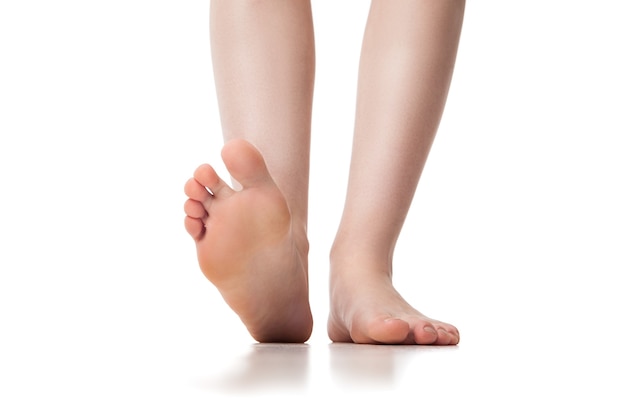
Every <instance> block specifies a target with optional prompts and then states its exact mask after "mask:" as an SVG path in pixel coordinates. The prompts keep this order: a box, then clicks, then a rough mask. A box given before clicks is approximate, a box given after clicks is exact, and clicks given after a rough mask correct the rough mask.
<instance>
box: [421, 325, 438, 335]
mask: <svg viewBox="0 0 626 415" xmlns="http://www.w3.org/2000/svg"><path fill="white" fill-rule="evenodd" d="M424 331H427V332H429V333H431V334H437V331H436V330H435V329H434V328H433V327H430V326H426V327H424Z"/></svg>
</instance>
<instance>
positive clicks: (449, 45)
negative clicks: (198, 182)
mask: <svg viewBox="0 0 626 415" xmlns="http://www.w3.org/2000/svg"><path fill="white" fill-rule="evenodd" d="M463 11H464V1H463V0H438V1H430V0H373V1H372V5H371V9H370V14H369V17H368V23H367V27H366V30H365V35H364V39H363V49H362V52H361V64H360V69H359V86H358V97H357V112H356V125H355V136H354V144H353V153H352V162H351V166H350V176H349V183H348V193H347V198H346V204H345V207H344V214H343V217H342V220H341V223H340V226H339V230H338V233H337V236H336V239H335V242H334V244H333V248H332V251H331V282H330V284H331V285H330V294H331V312H330V316H329V321H328V330H329V336H330V338H331V339H332V340H334V341H353V342H357V343H418V344H433V343H434V344H456V343H457V342H458V341H459V334H458V331H457V330H456V328H454V327H453V326H452V325H449V324H445V323H442V322H439V321H436V320H433V319H430V318H428V317H426V316H424V315H423V314H421V313H420V312H418V311H417V310H415V309H414V308H413V307H411V306H410V305H409V304H408V303H407V302H406V301H405V300H404V299H402V297H401V296H400V294H399V293H398V292H397V291H396V290H395V289H394V288H393V286H392V282H391V274H392V257H393V251H394V247H395V243H396V240H397V238H398V236H399V233H400V230H401V228H402V225H403V223H404V219H405V217H406V214H407V212H408V209H409V206H410V204H411V201H412V199H413V194H414V192H415V188H416V186H417V183H418V181H419V177H420V175H421V172H422V169H423V166H424V163H425V162H426V158H427V155H428V152H429V150H430V147H431V144H432V141H433V139H434V136H435V133H436V130H437V128H438V125H439V121H440V119H441V115H442V112H443V108H444V105H445V101H446V97H447V93H448V88H449V85H450V81H451V77H452V72H453V67H454V62H455V58H456V51H457V46H458V40H459V36H460V31H461V25H462V20H463Z"/></svg>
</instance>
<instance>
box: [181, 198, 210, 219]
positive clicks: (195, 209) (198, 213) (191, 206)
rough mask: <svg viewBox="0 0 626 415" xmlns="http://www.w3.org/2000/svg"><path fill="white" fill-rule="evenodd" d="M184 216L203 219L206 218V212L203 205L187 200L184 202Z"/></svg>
mask: <svg viewBox="0 0 626 415" xmlns="http://www.w3.org/2000/svg"><path fill="white" fill-rule="evenodd" d="M185 214H186V215H187V216H189V217H191V218H194V219H204V218H206V217H207V211H206V209H205V207H204V205H203V204H202V203H200V202H198V201H197V200H193V199H187V201H186V202H185Z"/></svg>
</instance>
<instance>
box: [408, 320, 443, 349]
mask: <svg viewBox="0 0 626 415" xmlns="http://www.w3.org/2000/svg"><path fill="white" fill-rule="evenodd" d="M413 336H414V337H415V343H416V344H434V343H436V342H437V339H438V334H437V329H436V328H435V327H434V326H433V325H432V324H430V323H429V322H427V321H425V322H423V324H418V325H416V326H415V328H414V330H413Z"/></svg>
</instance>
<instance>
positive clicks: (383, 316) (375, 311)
mask: <svg viewBox="0 0 626 415" xmlns="http://www.w3.org/2000/svg"><path fill="white" fill-rule="evenodd" d="M353 272H354V270H353ZM339 275H340V274H336V275H334V277H333V278H331V302H330V303H331V304H330V307H331V310H330V314H329V318H328V335H329V337H330V339H331V340H332V341H335V342H353V343H368V344H424V345H427V344H433V345H455V344H458V342H459V339H460V336H459V331H458V330H457V329H456V327H454V326H453V325H451V324H448V323H443V322H441V321H438V320H434V319H431V318H429V317H426V316H425V315H423V314H422V313H420V312H419V311H417V310H416V309H414V308H413V307H411V306H410V305H409V304H408V303H407V302H406V301H405V300H404V299H403V298H402V296H400V294H399V293H398V292H397V291H396V290H395V288H394V287H393V286H392V284H391V278H389V277H388V276H385V275H380V276H375V275H371V276H367V274H364V273H360V274H354V273H352V275H353V276H355V277H354V278H352V279H350V278H340V277H339Z"/></svg>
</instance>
